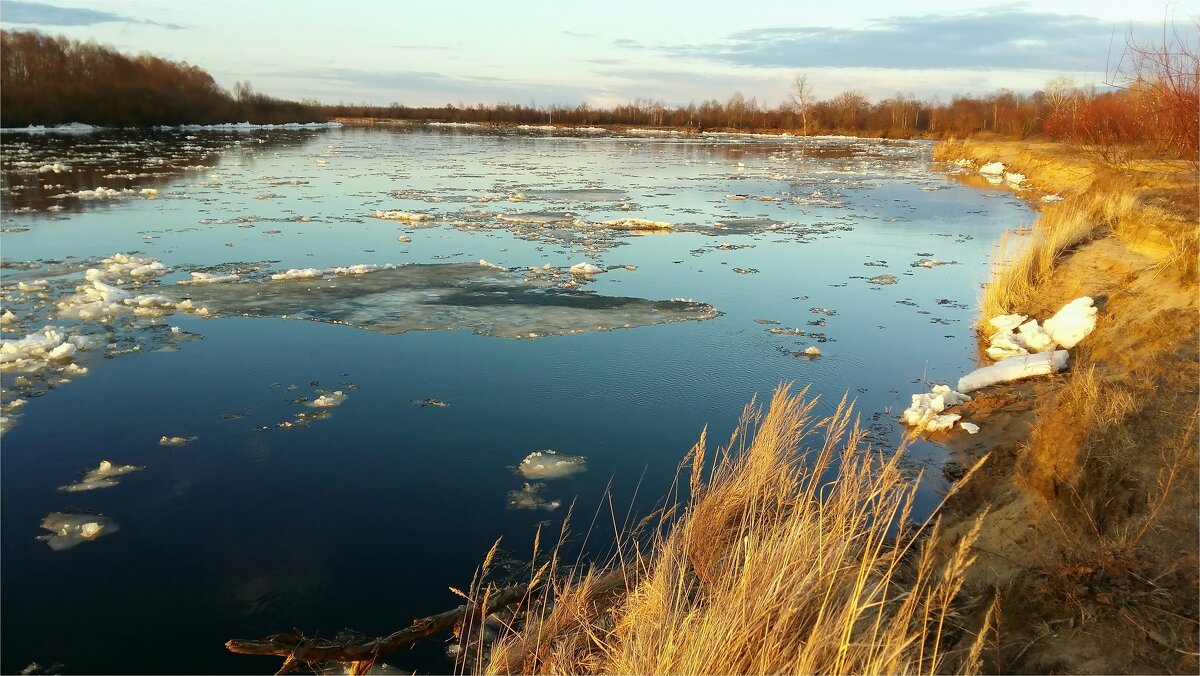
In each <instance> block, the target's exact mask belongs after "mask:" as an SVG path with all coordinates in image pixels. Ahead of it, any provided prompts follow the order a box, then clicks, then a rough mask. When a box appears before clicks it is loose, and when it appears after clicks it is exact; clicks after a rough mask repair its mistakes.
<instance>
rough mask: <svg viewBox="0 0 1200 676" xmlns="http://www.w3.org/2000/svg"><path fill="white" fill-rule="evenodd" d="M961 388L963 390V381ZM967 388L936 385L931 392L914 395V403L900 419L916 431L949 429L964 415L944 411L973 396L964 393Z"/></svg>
mask: <svg viewBox="0 0 1200 676" xmlns="http://www.w3.org/2000/svg"><path fill="white" fill-rule="evenodd" d="M958 389H959V390H962V385H961V383H960V384H959V388H958ZM963 392H965V390H962V391H955V390H952V389H950V386H948V385H934V386H933V389H932V390H931V391H930V392H926V393H924V394H914V395H912V404H911V405H909V407H908V408H907V409H905V410H904V412H903V413H902V414H900V421H901V422H903V423H904V424H905V425H908V426H909V427H912V428H913V430H914V431H915V432H937V431H941V430H948V429H950V428H951V427H953V426H954V423H955V422H957V421H958V420H959V419H960V418H961V417H962V416H960V415H957V414H947V413H943V411H945V410H946V409H947V408H949V407H951V406H957V405H958V404H961V403H963V402H967V401H970V400H971V398H970V397H968V396H967V395H965V394H963Z"/></svg>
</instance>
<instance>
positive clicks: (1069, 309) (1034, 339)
mask: <svg viewBox="0 0 1200 676" xmlns="http://www.w3.org/2000/svg"><path fill="white" fill-rule="evenodd" d="M1096 313H1097V310H1096V307H1095V302H1094V301H1093V300H1092V298H1091V297H1090V296H1081V297H1079V298H1076V299H1075V300H1073V301H1071V302H1070V303H1067V304H1066V305H1064V306H1063V307H1062V309H1060V310H1059V311H1058V312H1056V313H1055V314H1054V316H1053V317H1051V318H1049V319H1047V320H1046V323H1045V324H1044V325H1041V326H1039V325H1038V322H1037V320H1036V319H1029V318H1028V316H1026V315H1021V314H1012V315H1000V316H998V317H993V318H992V319H991V320H990V321H989V322H988V323H989V324H990V325H991V327H992V328H993V329H995V332H994V333H992V335H991V336H989V337H988V343H989V345H988V348H987V350H986V352H987V355H988V357H990V358H991V359H993V360H999V359H1005V358H1007V357H1015V356H1019V355H1025V354H1033V353H1038V352H1046V351H1048V350H1052V349H1054V348H1055V347H1063V348H1067V349H1070V348H1073V347H1075V346H1076V345H1078V344H1079V343H1080V341H1082V340H1083V339H1084V338H1085V337H1087V335H1088V334H1090V333H1091V332H1092V331H1093V330H1094V329H1095V328H1096Z"/></svg>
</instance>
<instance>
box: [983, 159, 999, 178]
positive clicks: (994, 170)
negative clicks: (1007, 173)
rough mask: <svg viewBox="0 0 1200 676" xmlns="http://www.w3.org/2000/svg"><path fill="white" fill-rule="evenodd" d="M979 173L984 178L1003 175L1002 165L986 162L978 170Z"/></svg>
mask: <svg viewBox="0 0 1200 676" xmlns="http://www.w3.org/2000/svg"><path fill="white" fill-rule="evenodd" d="M979 173H981V174H983V175H985V176H1000V175H1002V174H1003V173H1004V163H1003V162H988V163H987V164H985V165H983V166H982V167H980V168H979Z"/></svg>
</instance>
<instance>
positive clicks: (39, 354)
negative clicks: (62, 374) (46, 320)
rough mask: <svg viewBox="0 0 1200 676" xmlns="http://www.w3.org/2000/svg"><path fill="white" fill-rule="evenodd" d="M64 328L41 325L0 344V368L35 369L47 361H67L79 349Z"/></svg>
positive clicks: (11, 369) (13, 369)
mask: <svg viewBox="0 0 1200 676" xmlns="http://www.w3.org/2000/svg"><path fill="white" fill-rule="evenodd" d="M71 338H72V337H71V336H68V335H67V333H66V330H65V329H63V328H62V327H59V326H44V327H42V328H41V329H39V330H37V331H34V332H33V333H31V334H29V335H27V336H25V337H24V338H21V339H19V340H6V341H4V342H3V343H0V370H3V371H38V370H41V369H44V368H46V367H48V366H50V363H51V362H55V361H63V360H68V359H70V358H71V357H73V356H74V355H75V351H76V350H77V349H78V348H79V345H77V344H76V343H75V342H71Z"/></svg>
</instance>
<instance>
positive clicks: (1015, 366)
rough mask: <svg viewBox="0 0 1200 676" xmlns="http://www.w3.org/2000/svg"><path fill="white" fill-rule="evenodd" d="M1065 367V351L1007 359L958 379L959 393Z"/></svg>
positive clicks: (1056, 370) (1050, 372)
mask: <svg viewBox="0 0 1200 676" xmlns="http://www.w3.org/2000/svg"><path fill="white" fill-rule="evenodd" d="M1066 367H1067V351H1066V350H1055V351H1054V352H1040V353H1038V354H1030V355H1021V356H1016V357H1009V358H1007V359H1003V360H1001V361H998V362H996V363H995V364H992V365H991V366H985V367H983V368H981V369H976V370H975V371H972V372H971V373H968V374H967V375H965V376H963V377H962V378H959V379H958V391H959V392H974V391H975V390H978V389H980V388H983V387H987V386H989V385H995V384H997V383H1007V382H1011V381H1013V380H1021V379H1023V378H1032V377H1034V376H1044V375H1050V374H1052V373H1056V372H1058V371H1061V370H1063V369H1064V368H1066Z"/></svg>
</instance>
